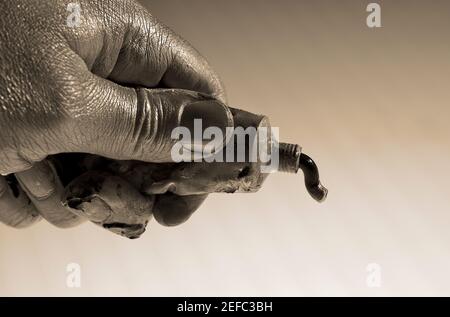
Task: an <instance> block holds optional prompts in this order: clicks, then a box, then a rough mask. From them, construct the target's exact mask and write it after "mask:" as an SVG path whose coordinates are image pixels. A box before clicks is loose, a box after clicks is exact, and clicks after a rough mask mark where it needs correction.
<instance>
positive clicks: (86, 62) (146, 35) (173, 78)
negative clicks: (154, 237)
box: [0, 0, 229, 228]
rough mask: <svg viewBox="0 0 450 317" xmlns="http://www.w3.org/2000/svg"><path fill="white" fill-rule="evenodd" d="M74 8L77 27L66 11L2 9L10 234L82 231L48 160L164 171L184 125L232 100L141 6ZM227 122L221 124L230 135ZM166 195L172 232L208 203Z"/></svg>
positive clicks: (101, 2) (1, 206) (26, 5)
mask: <svg viewBox="0 0 450 317" xmlns="http://www.w3.org/2000/svg"><path fill="white" fill-rule="evenodd" d="M78 3H79V4H80V5H81V10H82V11H81V15H80V23H79V25H78V26H76V27H71V26H69V25H68V24H67V16H68V15H69V12H68V11H67V5H68V1H63V0H43V1H26V0H16V1H2V2H1V3H0V10H1V11H2V12H3V14H4V18H3V19H2V20H1V21H0V127H1V130H0V173H1V174H2V175H4V176H0V221H2V222H4V223H5V224H7V225H10V226H13V227H17V228H20V227H27V226H29V225H31V224H33V223H34V222H36V221H37V220H39V219H40V216H41V215H42V216H43V217H44V218H45V219H46V220H48V221H49V222H51V223H52V224H54V225H56V226H58V227H63V228H67V227H72V226H74V225H77V224H79V223H80V222H82V221H83V218H82V217H80V216H79V215H76V214H74V213H73V212H71V211H70V210H69V209H68V208H66V207H64V206H63V205H62V204H61V197H62V195H63V191H64V189H63V186H62V184H61V181H60V180H59V178H58V176H57V173H56V172H55V168H54V167H53V165H52V164H51V163H50V162H49V161H48V160H46V158H47V157H48V156H49V155H53V154H58V153H90V154H95V155H99V156H104V157H108V158H112V159H119V160H122V159H126V160H140V161H146V162H169V161H171V158H170V151H171V147H172V145H173V142H175V141H174V140H171V132H172V130H173V129H174V128H175V127H177V126H178V125H179V124H180V120H181V119H182V118H183V117H192V114H189V112H195V113H196V115H198V113H199V112H198V109H200V108H201V109H203V108H204V109H205V111H204V114H200V116H205V117H204V118H203V119H204V120H203V122H204V123H208V122H211V120H210V118H209V115H208V113H210V111H208V109H210V110H211V109H213V108H214V109H216V110H217V111H219V112H220V111H222V112H224V113H225V112H226V111H227V110H226V109H225V107H223V105H222V104H221V103H217V102H216V101H215V99H218V100H221V101H225V92H224V88H223V86H222V84H221V82H220V80H219V78H218V76H217V75H216V73H215V72H214V71H213V70H212V69H211V67H210V66H209V64H208V63H207V61H206V60H205V59H204V58H203V57H202V56H201V55H200V54H199V53H198V52H197V51H196V50H195V49H194V48H193V47H192V46H190V45H189V44H188V43H187V42H186V41H184V40H183V39H181V38H180V37H179V36H177V35H176V34H174V33H173V32H172V31H171V30H169V29H168V28H167V27H165V26H164V25H163V24H161V23H160V22H159V21H157V20H156V18H155V17H153V16H152V15H151V14H150V13H149V12H147V11H146V10H145V9H144V8H143V7H142V6H140V5H139V4H137V3H136V2H135V1H131V0H108V1H105V0H80V1H78ZM149 88H172V89H149ZM188 90H189V91H188ZM194 91H195V92H194ZM192 104H193V105H195V107H189V105H192ZM216 118H217V117H216ZM221 118H222V119H221V120H219V122H217V120H216V121H215V122H214V125H219V126H220V125H223V127H225V126H227V125H228V124H229V122H228V121H227V115H226V114H225V115H224V116H222V117H221ZM213 121H214V120H213ZM211 123H212V122H211ZM16 180H17V182H18V183H16ZM167 197H169V198H168V200H167V199H165V200H164V199H162V201H165V203H164V204H161V207H160V208H162V209H161V210H159V211H158V212H159V213H160V214H164V215H167V217H168V218H167V219H170V221H168V224H171V225H175V224H178V223H181V222H183V221H184V220H186V219H187V218H188V217H189V216H190V214H191V213H192V212H193V211H194V210H195V209H196V208H197V207H198V206H199V205H200V204H201V202H202V201H203V200H204V199H205V198H206V196H205V195H202V196H198V197H191V198H192V199H189V197H186V198H187V199H185V200H183V203H180V202H179V201H178V200H177V197H176V196H174V195H171V196H167ZM142 199H146V198H142ZM186 201H188V202H189V201H190V203H188V204H186V203H185V202H186ZM155 208H158V206H155ZM162 218H164V217H162ZM162 222H164V220H163V221H162Z"/></svg>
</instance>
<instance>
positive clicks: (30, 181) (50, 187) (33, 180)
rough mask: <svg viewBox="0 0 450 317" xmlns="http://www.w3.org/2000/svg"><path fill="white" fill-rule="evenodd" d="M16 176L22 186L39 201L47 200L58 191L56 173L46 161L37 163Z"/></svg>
mask: <svg viewBox="0 0 450 317" xmlns="http://www.w3.org/2000/svg"><path fill="white" fill-rule="evenodd" d="M16 176H17V178H18V180H19V182H20V184H21V186H23V187H24V188H25V189H26V190H27V191H28V193H29V194H31V195H33V196H34V197H35V198H37V199H46V198H48V197H49V196H51V195H52V194H53V193H54V192H55V190H56V184H55V171H54V170H53V168H52V167H51V166H50V165H49V163H48V162H46V161H42V162H39V163H36V164H34V165H33V167H32V168H31V169H29V170H27V171H24V172H20V173H17V174H16Z"/></svg>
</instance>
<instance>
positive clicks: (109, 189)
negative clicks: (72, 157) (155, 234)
mask: <svg viewBox="0 0 450 317" xmlns="http://www.w3.org/2000/svg"><path fill="white" fill-rule="evenodd" d="M63 200H64V203H65V205H67V206H68V207H70V208H72V210H74V212H76V213H78V214H80V215H82V216H83V217H85V218H87V219H89V220H90V221H92V222H93V223H95V224H97V225H99V226H102V227H103V228H105V229H107V230H109V231H111V232H113V233H116V234H119V235H122V236H124V237H127V238H130V239H136V238H138V237H140V236H141V235H142V234H143V233H144V232H145V229H146V227H147V224H148V222H149V221H150V220H151V218H152V209H153V202H154V197H153V196H147V195H142V194H141V193H140V192H139V191H138V190H137V189H135V188H134V187H133V186H132V185H130V184H129V183H128V182H127V181H126V180H124V179H123V178H121V177H118V176H115V175H112V174H110V173H107V172H96V171H91V172H87V173H85V174H83V175H81V176H79V177H78V178H76V179H75V180H73V181H72V182H71V183H70V184H69V185H68V186H67V188H66V192H65V195H64V199H63Z"/></svg>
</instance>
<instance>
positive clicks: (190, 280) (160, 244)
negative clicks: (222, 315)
mask: <svg viewBox="0 0 450 317" xmlns="http://www.w3.org/2000/svg"><path fill="white" fill-rule="evenodd" d="M369 2H370V1H357V0H354V1H294V0H292V1H288V0H284V1H274V0H273V1H262V0H260V1H259V0H258V1H257V0H245V1H242V0H240V1H238V0H231V1H229V0H228V1H222V0H214V1H213V0H189V1H186V0H160V1H143V3H145V5H146V6H147V7H148V8H149V9H150V10H151V11H152V12H153V13H154V15H156V16H158V17H159V18H160V19H161V20H162V21H164V22H165V23H166V24H168V25H169V26H170V27H172V28H173V29H174V30H175V31H176V32H178V33H180V34H181V35H183V36H184V37H185V38H186V39H188V40H189V41H190V42H191V43H192V44H194V45H195V46H196V47H197V48H198V49H199V50H200V51H201V52H202V53H203V54H204V55H206V56H207V57H208V59H209V60H210V61H211V63H212V64H213V65H214V67H215V68H216V69H217V71H218V72H219V73H220V74H221V76H222V77H223V79H224V82H225V84H226V86H227V89H228V94H229V98H230V104H231V105H233V106H237V107H241V108H244V109H246V110H250V111H253V112H258V113H264V114H267V115H268V116H270V117H271V119H272V123H273V125H275V126H278V127H280V129H281V137H282V139H284V140H286V141H291V142H298V143H300V144H302V145H303V147H304V151H305V153H309V154H311V155H312V156H313V157H314V158H315V159H316V160H317V162H318V164H319V167H320V170H321V175H322V179H323V181H324V183H325V185H327V186H328V187H329V190H330V195H329V199H328V201H327V202H326V203H324V204H321V205H320V204H317V203H315V202H314V201H313V200H312V199H311V198H310V197H309V196H308V195H307V193H306V191H305V188H304V186H303V184H302V177H301V175H298V176H293V175H281V174H280V175H273V176H271V177H270V178H269V179H268V181H267V182H266V186H265V187H264V189H263V190H262V191H261V192H260V193H258V194H254V195H245V194H241V195H213V196H211V197H210V199H209V200H208V201H207V203H206V204H205V205H204V206H203V208H202V209H201V210H200V211H199V212H198V213H196V214H195V215H194V216H193V218H192V219H191V220H190V221H189V222H188V223H187V224H185V225H184V226H181V227H179V228H163V227H161V226H159V225H157V224H156V223H153V224H151V225H150V228H149V230H148V232H147V233H146V234H145V235H144V237H143V238H142V239H140V240H135V241H128V240H124V239H123V238H120V237H116V236H114V235H112V234H110V233H109V232H106V231H103V230H101V229H99V228H97V227H95V226H94V225H91V224H86V225H84V226H81V227H79V228H76V229H73V230H68V231H63V230H59V229H55V228H53V227H51V226H50V225H48V224H46V223H44V222H41V223H40V224H38V225H37V226H35V227H33V228H31V229H28V230H26V231H16V230H13V229H9V228H6V227H5V226H0V295H7V296H14V295H58V296H80V295H87V296H91V295H95V296H97V295H105V296H110V295H125V296H128V295H142V296H147V295H148V296H165V295H179V296H184V295H191V296H198V295H211V296H213V295H234V296H238V295H255V296H282V295H283V296H311V295H325V296H329V295H343V296H347V295H361V296H371V295H373V296H379V295H407V296H408V295H447V296H448V295H450V230H449V229H450V207H449V205H450V191H449V186H448V182H449V180H450V168H449V156H450V146H449V145H450V142H449V135H450V124H449V116H450V108H449V100H450V87H449V84H450V40H449V38H448V35H449V30H450V3H449V2H448V1H425V0H422V1H399V0H395V1H394V0H391V1H379V3H381V5H382V24H383V27H382V28H381V29H369V28H368V27H367V26H366V24H365V20H366V16H367V13H366V11H365V8H366V5H367V4H368V3H369ZM71 262H76V263H79V264H80V265H81V268H82V272H81V273H82V276H81V277H82V287H81V288H80V289H70V288H67V287H66V265H67V264H68V263H71ZM369 263H378V264H379V265H380V266H381V268H382V271H381V274H382V275H381V278H382V285H381V287H380V288H369V287H367V285H366V278H367V275H368V272H367V271H366V267H367V265H368V264H369Z"/></svg>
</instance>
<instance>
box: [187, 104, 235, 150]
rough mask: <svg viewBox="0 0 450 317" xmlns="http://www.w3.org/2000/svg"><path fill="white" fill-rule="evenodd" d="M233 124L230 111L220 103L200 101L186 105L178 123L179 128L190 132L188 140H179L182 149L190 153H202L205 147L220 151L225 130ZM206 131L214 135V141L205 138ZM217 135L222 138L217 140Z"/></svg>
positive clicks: (223, 141)
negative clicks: (212, 147)
mask: <svg viewBox="0 0 450 317" xmlns="http://www.w3.org/2000/svg"><path fill="white" fill-rule="evenodd" d="M233 124H234V120H233V115H232V114H231V111H230V110H229V108H228V107H227V106H225V105H224V104H223V103H221V102H220V101H217V100H202V101H197V102H194V103H191V104H188V105H186V106H184V107H183V109H182V113H181V115H180V122H179V126H180V127H185V128H187V129H188V131H189V132H190V140H189V138H188V140H186V139H183V140H181V142H182V144H183V147H185V148H186V149H189V150H190V151H192V152H203V151H204V150H205V148H206V147H207V146H208V147H209V146H214V147H215V148H216V149H220V148H222V147H223V146H224V145H225V142H226V139H227V137H228V135H227V128H228V127H233ZM211 128H212V129H211ZM206 129H209V132H212V133H214V140H212V139H210V138H205V135H204V132H205V130H206ZM219 133H221V134H220V135H222V136H223V137H222V138H219Z"/></svg>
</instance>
